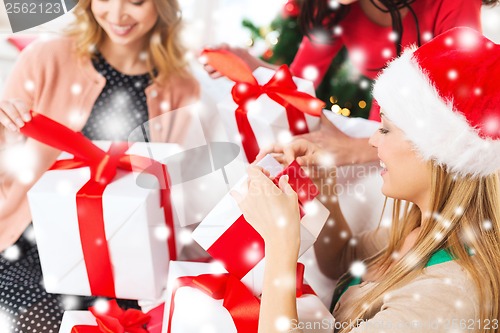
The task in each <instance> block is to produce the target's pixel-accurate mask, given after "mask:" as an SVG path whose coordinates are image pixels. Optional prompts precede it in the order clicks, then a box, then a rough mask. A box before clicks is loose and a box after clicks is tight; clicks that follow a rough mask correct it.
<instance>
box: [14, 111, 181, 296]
mask: <svg viewBox="0 0 500 333" xmlns="http://www.w3.org/2000/svg"><path fill="white" fill-rule="evenodd" d="M21 133H23V134H24V135H26V136H29V137H31V138H33V139H35V140H38V141H40V142H42V143H45V144H47V145H49V146H51V147H54V148H56V149H58V150H62V151H66V152H68V153H70V154H72V155H73V156H74V158H73V159H69V160H63V161H56V163H54V165H53V166H52V167H51V169H60V170H65V169H73V168H81V167H89V168H90V173H91V176H90V180H89V181H88V182H87V183H86V184H85V185H84V186H83V187H82V188H81V189H80V190H79V191H78V193H77V195H76V202H77V211H78V212H77V213H78V226H79V230H80V239H81V245H82V250H83V257H84V261H85V266H86V269H87V275H88V279H89V284H90V289H91V292H92V295H99V296H108V297H115V286H114V278H113V268H112V264H111V259H110V254H109V248H108V244H107V241H106V234H105V230H104V219H103V207H102V194H103V192H104V189H105V188H106V186H107V185H108V184H109V183H111V182H112V181H113V178H114V177H115V175H116V171H117V168H120V169H123V170H126V171H138V172H141V171H142V172H147V173H150V174H152V175H154V176H155V177H157V178H158V181H159V182H160V194H161V202H160V204H161V206H162V207H163V209H164V215H165V223H166V224H167V227H168V228H170V231H171V232H170V233H169V235H168V238H167V242H168V249H169V254H170V257H171V259H172V260H175V258H176V246H175V240H174V232H173V230H174V219H173V212H172V206H171V202H170V186H169V179H168V171H167V167H166V166H165V165H163V164H161V163H159V162H157V161H155V160H152V159H149V158H146V157H142V156H131V155H125V151H126V150H127V149H128V144H127V143H123V142H119V143H112V145H111V147H110V148H109V150H108V151H107V152H105V151H103V150H101V149H100V148H99V147H97V146H95V145H94V144H93V143H92V141H90V140H89V139H87V138H86V137H84V136H83V135H82V134H81V133H77V132H74V131H72V130H71V129H69V128H67V127H65V126H64V125H61V124H59V123H58V122H56V121H54V120H52V119H50V118H47V117H45V116H44V115H42V114H39V113H36V112H32V120H31V121H30V122H27V123H26V124H25V125H24V126H23V127H22V128H21ZM132 157H133V158H134V161H133V163H132V161H131V158H132Z"/></svg>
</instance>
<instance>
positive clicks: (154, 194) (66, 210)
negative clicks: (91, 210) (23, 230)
mask: <svg viewBox="0 0 500 333" xmlns="http://www.w3.org/2000/svg"><path fill="white" fill-rule="evenodd" d="M97 145H98V146H99V147H100V148H107V147H109V145H110V143H109V142H99V143H98V144H97ZM141 145H145V144H141V143H137V144H135V145H134V146H132V148H130V149H129V151H128V153H129V154H134V153H137V154H138V151H140V150H141V147H139V146H141ZM148 145H151V144H148ZM157 145H159V144H157ZM151 146H152V145H151ZM142 148H144V147H142ZM157 148H161V149H162V150H164V151H165V152H167V153H168V154H174V153H177V152H178V151H179V147H178V146H177V145H166V144H162V145H161V146H157ZM69 156H70V155H69V154H66V153H63V154H62V157H63V158H66V157H69ZM137 176H138V175H137V174H134V173H131V172H126V171H123V170H118V172H117V176H116V177H115V178H114V180H113V181H112V182H111V183H110V184H109V185H108V186H107V187H106V189H105V190H104V193H103V196H102V203H103V218H104V229H105V234H106V240H107V243H108V248H109V254H110V260H111V263H112V269H113V275H114V284H115V293H116V297H118V298H126V299H155V298H157V297H159V296H160V295H161V291H162V289H164V288H165V286H166V285H165V281H166V278H167V270H168V260H169V258H170V256H169V253H168V247H167V240H166V237H167V234H168V232H172V231H170V230H169V229H168V228H167V225H166V222H165V217H164V212H163V208H162V207H161V206H160V191H159V190H158V188H159V184H158V181H157V180H156V178H155V177H153V176H151V175H147V176H142V179H143V180H148V181H147V182H148V183H149V184H150V185H151V184H153V185H155V186H149V188H146V187H143V186H138V179H137ZM89 178H90V171H89V168H88V167H84V168H78V169H72V170H51V171H48V172H46V173H45V174H44V175H43V176H42V177H41V178H40V179H39V180H38V182H37V183H36V184H35V185H34V186H33V187H32V189H31V190H30V191H29V192H28V201H29V205H30V209H31V214H32V218H33V227H34V230H35V236H36V240H37V245H38V251H39V253H40V262H41V266H42V272H43V277H44V286H45V289H46V290H47V291H48V292H51V293H60V294H74V295H91V289H90V284H89V280H88V276H87V269H86V266H85V262H84V259H83V250H82V245H81V240H80V232H79V226H78V215H77V205H76V193H77V192H78V191H79V190H80V189H81V188H82V186H83V185H84V184H85V183H86V182H87V181H88V180H89ZM174 215H175V214H174ZM96 296H109V295H96Z"/></svg>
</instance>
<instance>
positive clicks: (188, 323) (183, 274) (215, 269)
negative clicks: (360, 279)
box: [162, 261, 333, 333]
mask: <svg viewBox="0 0 500 333" xmlns="http://www.w3.org/2000/svg"><path fill="white" fill-rule="evenodd" d="M226 273H227V272H226V271H225V269H224V268H223V267H222V266H221V265H220V264H216V263H212V264H205V263H192V262H181V261H177V262H176V261H171V262H170V268H169V279H168V281H169V282H168V287H167V297H166V303H165V312H164V315H163V331H162V333H198V332H202V331H206V332H224V333H231V332H235V333H236V332H238V333H256V332H257V325H258V313H259V306H260V304H259V301H258V299H257V298H256V297H254V296H252V294H251V291H250V290H248V289H247V290H246V291H245V289H246V287H245V286H243V285H242V284H241V282H239V280H238V279H236V278H234V277H231V276H229V275H228V274H226ZM211 277H213V279H210V278H211ZM190 279H191V280H192V282H189V280H190ZM186 280H187V281H188V282H187V283H186ZM222 280H224V283H226V284H225V285H223V287H220V286H221V283H220V281H222ZM174 292H175V294H174V297H172V295H173V293H174ZM172 306H173V309H172ZM297 310H298V318H299V320H298V322H297V323H293V322H292V326H293V325H296V326H300V327H303V328H305V330H304V332H309V333H312V332H317V333H320V332H321V333H326V332H333V330H332V329H331V328H333V317H332V315H331V313H330V312H329V311H328V309H327V308H326V307H325V306H324V305H323V304H322V303H321V300H319V299H318V298H317V297H316V296H315V295H314V294H304V295H300V297H298V298H297ZM313 323H316V324H315V325H313ZM306 324H307V325H306Z"/></svg>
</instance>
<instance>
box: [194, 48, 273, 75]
mask: <svg viewBox="0 0 500 333" xmlns="http://www.w3.org/2000/svg"><path fill="white" fill-rule="evenodd" d="M207 49H211V50H226V51H229V52H231V53H233V54H234V55H236V56H238V57H239V58H240V59H242V60H243V61H244V62H245V63H246V64H247V65H248V67H250V69H251V70H252V72H253V71H254V70H256V69H257V68H258V67H267V68H270V69H277V67H275V66H273V65H271V64H268V63H267V62H264V61H262V60H260V59H259V58H257V57H254V56H253V55H251V54H250V52H248V50H247V49H245V48H242V47H236V46H229V45H228V44H220V45H218V46H215V47H207ZM200 62H201V63H202V64H203V68H204V69H205V71H206V72H207V73H208V75H210V77H211V78H213V79H217V78H219V77H221V76H223V75H222V74H221V73H219V72H218V71H217V70H216V69H215V68H213V67H212V66H210V65H209V64H207V63H206V60H205V59H204V58H203V57H201V58H200Z"/></svg>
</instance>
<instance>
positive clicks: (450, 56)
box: [234, 28, 500, 333]
mask: <svg viewBox="0 0 500 333" xmlns="http://www.w3.org/2000/svg"><path fill="white" fill-rule="evenodd" d="M499 59H500V46H499V45H496V44H494V43H493V42H491V41H489V40H488V39H486V38H485V37H483V36H482V35H481V34H480V33H478V32H476V31H474V30H472V29H469V28H455V29H452V30H449V31H448V32H445V33H443V34H442V35H440V36H438V37H436V38H435V39H433V40H432V41H430V42H429V43H427V44H425V45H423V46H421V47H420V48H418V49H408V50H406V51H405V52H404V53H403V54H402V55H401V56H400V57H399V58H397V59H396V60H394V61H393V62H391V63H390V64H389V65H388V67H387V68H386V69H385V70H384V71H383V72H382V74H381V75H380V76H379V77H378V79H377V81H376V84H375V87H374V91H373V93H374V97H375V98H376V99H377V100H378V102H379V103H380V106H381V110H382V111H381V116H382V124H381V127H380V129H379V131H378V132H377V133H375V134H374V135H373V136H372V137H371V139H370V144H371V145H372V146H373V149H376V150H377V153H378V156H379V159H380V163H381V166H382V167H383V170H382V172H381V176H382V178H383V186H382V192H383V193H384V194H385V195H386V196H388V197H391V198H394V200H395V209H394V215H393V221H392V225H391V226H390V227H389V228H384V227H379V228H378V229H376V230H375V231H370V232H365V233H363V234H361V235H360V236H359V237H357V239H355V240H354V239H352V238H351V233H350V230H349V226H348V225H347V223H346V221H345V220H344V218H343V216H342V213H341V211H340V207H339V205H338V203H337V202H336V201H335V195H333V197H332V198H331V199H333V200H332V201H333V203H332V204H331V205H330V206H331V207H330V208H331V213H332V219H333V221H334V223H331V224H327V226H326V227H325V229H324V230H323V231H322V235H321V237H320V239H318V241H317V243H316V245H315V250H316V255H317V258H318V263H319V266H320V268H321V270H322V271H323V273H325V274H326V275H327V276H330V277H332V278H338V277H339V276H341V275H342V274H343V273H345V272H346V271H349V272H348V273H345V274H343V275H342V277H341V278H340V280H339V281H340V282H339V284H338V285H337V288H336V291H335V295H334V298H333V302H332V311H333V315H334V317H335V319H336V323H335V325H333V328H335V330H336V331H340V332H352V333H354V332H381V331H384V332H452V331H469V332H498V331H499V325H500V323H499V318H500V305H499V302H500V301H499V300H500V276H499V272H500V202H499V201H500V188H499V179H498V173H497V172H498V170H499V169H500V94H499V92H498V85H497V78H498V77H500V61H499ZM275 153H284V154H283V155H282V156H281V158H282V159H283V160H284V161H291V160H293V159H295V158H297V159H298V160H299V162H300V163H302V164H304V165H305V164H308V163H310V162H314V163H319V162H318V159H321V158H322V156H323V151H322V150H321V149H319V148H318V147H317V146H314V145H313V144H312V143H309V142H307V141H305V140H302V141H297V142H294V143H292V145H291V146H289V147H286V148H285V149H277V150H276V152H275ZM331 174H332V175H334V172H333V171H332V173H331ZM333 179H334V176H333ZM279 184H280V188H281V190H282V191H281V192H280V193H279V194H276V192H275V191H273V190H272V188H273V186H274V185H273V183H272V182H271V181H270V180H269V179H268V177H267V176H266V174H264V173H263V172H262V170H260V169H259V168H257V167H251V168H250V170H249V183H248V187H249V188H248V193H247V194H244V195H243V194H241V193H234V196H235V198H236V199H237V201H238V202H239V205H240V207H241V209H242V211H243V213H244V216H245V218H246V219H247V221H249V223H251V224H252V225H253V226H254V227H255V229H256V230H257V231H258V232H259V233H260V234H261V235H262V237H263V238H264V240H265V244H266V248H265V252H266V267H265V278H264V279H265V280H264V289H263V293H262V305H261V312H260V322H259V332H266V333H270V332H286V331H293V329H296V330H295V331H300V327H301V326H300V325H299V324H298V321H297V312H296V307H295V285H294V281H295V272H296V261H297V254H298V249H299V244H300V237H299V223H300V222H299V221H300V218H299V209H298V205H297V195H296V193H295V192H294V191H293V190H292V189H291V187H290V186H289V185H288V183H287V179H285V177H283V178H281V179H280V181H279ZM327 187H328V186H327ZM328 188H330V189H332V188H334V186H329V187H328ZM403 200H404V201H406V202H407V204H403ZM283 221H285V223H283ZM325 240H328V241H326V242H325ZM353 262H354V263H355V264H354V265H352V266H350V265H351V264H352V263H353ZM318 322H321V318H319V319H318ZM303 324H304V323H303ZM309 324H310V325H311V323H309Z"/></svg>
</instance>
